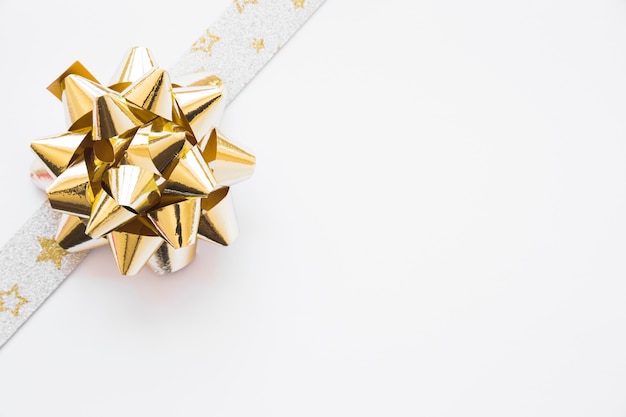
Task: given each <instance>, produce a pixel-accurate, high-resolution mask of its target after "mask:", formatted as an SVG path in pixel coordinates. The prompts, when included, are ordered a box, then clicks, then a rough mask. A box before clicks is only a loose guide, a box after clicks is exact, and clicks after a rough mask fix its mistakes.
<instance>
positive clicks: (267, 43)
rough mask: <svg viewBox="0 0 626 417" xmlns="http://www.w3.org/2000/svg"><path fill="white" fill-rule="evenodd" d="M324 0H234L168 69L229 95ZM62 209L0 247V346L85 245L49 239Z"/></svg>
mask: <svg viewBox="0 0 626 417" xmlns="http://www.w3.org/2000/svg"><path fill="white" fill-rule="evenodd" d="M324 1H325V0H234V1H233V3H232V4H231V5H230V6H229V7H228V8H227V9H226V10H225V12H224V13H223V14H222V15H221V16H220V17H219V18H218V19H217V21H216V22H214V23H213V24H212V25H211V26H210V27H209V29H208V30H206V32H205V33H204V34H203V36H202V37H200V38H199V39H198V40H197V41H196V42H195V43H194V44H193V45H192V46H191V48H190V49H189V50H188V52H187V53H186V54H185V56H184V57H183V59H182V60H181V61H180V62H179V63H178V64H176V65H174V67H173V68H172V70H171V73H172V74H173V75H174V76H177V75H178V76H184V75H185V74H189V73H193V72H196V71H201V70H205V71H210V72H212V73H214V74H216V75H218V76H219V77H220V78H221V79H222V81H223V83H224V87H225V89H226V92H227V97H226V100H227V102H230V101H232V100H233V99H234V98H235V97H236V96H237V95H238V94H239V93H240V92H241V90H243V88H244V87H245V86H246V85H247V84H248V83H249V82H250V81H251V80H252V79H253V78H254V76H255V75H256V74H257V73H258V72H259V71H260V70H261V69H262V68H263V66H265V64H266V63H267V62H269V61H270V60H271V59H272V57H273V56H274V55H275V54H276V52H278V51H279V50H280V48H281V47H282V46H284V45H285V44H286V43H287V41H288V40H289V39H290V38H291V37H292V36H293V34H294V33H295V32H296V31H297V30H298V29H299V28H300V27H301V26H302V25H303V24H304V23H305V22H306V21H307V20H308V19H309V17H311V16H312V15H313V13H314V12H315V11H316V10H317V9H318V7H319V6H321V5H322V3H324ZM60 217H61V215H60V214H58V213H56V212H55V211H53V210H52V209H51V208H50V205H49V204H48V203H47V202H46V203H44V204H43V205H42V207H41V208H40V209H39V210H37V212H35V213H34V214H33V216H32V217H31V218H30V219H29V220H28V221H27V223H26V224H25V225H24V226H23V227H22V228H21V229H20V230H19V231H18V233H17V234H16V235H15V236H14V237H12V238H11V240H9V242H8V243H7V244H6V245H5V246H4V247H3V248H2V250H1V251H0V270H1V271H2V272H1V273H0V347H1V346H2V345H4V343H6V342H7V340H9V339H10V338H11V336H12V335H13V334H14V333H15V332H16V331H17V330H18V329H19V328H20V326H22V324H24V322H25V321H26V320H27V319H28V318H29V317H30V316H31V315H32V314H33V313H34V312H35V311H36V310H37V309H38V308H39V306H41V304H43V302H44V301H45V300H46V299H47V298H48V296H50V294H52V293H53V292H54V290H55V289H56V288H57V287H58V286H59V285H60V284H61V283H62V282H63V280H64V279H65V278H66V277H67V276H68V275H69V274H70V273H71V272H72V270H73V269H74V268H75V267H76V266H77V265H78V264H79V263H80V262H81V261H82V260H83V259H84V258H85V257H86V255H87V253H88V251H83V252H79V253H68V252H66V251H64V250H63V249H62V248H61V247H60V246H58V245H57V243H56V241H55V240H54V237H55V234H56V229H57V225H58V223H59V219H60Z"/></svg>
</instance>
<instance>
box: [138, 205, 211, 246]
mask: <svg viewBox="0 0 626 417" xmlns="http://www.w3.org/2000/svg"><path fill="white" fill-rule="evenodd" d="M200 211H201V209H200V199H199V198H194V199H191V200H187V201H183V202H180V203H176V204H171V205H169V206H165V207H162V208H159V209H157V210H154V211H151V212H150V213H148V219H150V221H151V222H152V224H154V227H156V229H157V230H158V231H159V233H160V235H161V237H163V239H165V240H166V241H167V242H168V243H169V244H170V245H172V246H173V247H174V248H176V249H179V248H182V247H184V246H189V245H192V244H194V243H196V235H197V233H198V221H199V220H200Z"/></svg>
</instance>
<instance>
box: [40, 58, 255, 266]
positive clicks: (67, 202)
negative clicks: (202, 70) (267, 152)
mask: <svg viewBox="0 0 626 417" xmlns="http://www.w3.org/2000/svg"><path fill="white" fill-rule="evenodd" d="M187 79H189V78H187ZM183 83H184V81H178V80H175V81H172V80H171V79H170V76H169V74H168V73H167V71H165V70H164V69H162V68H159V67H158V66H156V64H155V63H154V60H153V59H152V57H151V55H150V53H149V52H148V51H147V50H146V49H144V48H134V49H132V50H131V51H130V52H129V53H128V55H127V56H126V58H125V59H124V61H123V62H122V65H121V66H120V70H119V71H118V74H117V75H116V76H115V77H114V78H113V81H112V83H111V84H110V85H108V86H104V85H102V84H100V83H99V82H98V81H97V80H96V79H95V77H94V76H93V75H91V73H89V72H88V71H87V70H86V69H85V67H83V66H82V65H81V64H79V63H74V64H73V65H72V66H71V67H70V68H68V69H67V70H66V71H65V72H64V73H63V74H62V75H61V76H60V77H59V78H57V79H56V80H55V81H54V82H53V83H52V84H51V86H50V88H49V89H50V91H51V92H52V93H53V94H54V95H55V96H56V97H57V98H59V99H60V100H61V101H62V103H63V105H64V107H65V110H66V114H67V119H68V123H69V125H70V127H69V131H68V132H64V133H62V134H59V135H56V136H52V137H48V138H44V139H40V140H36V141H34V142H33V143H32V144H31V147H32V149H33V151H34V152H35V154H36V155H37V156H38V157H39V160H40V162H41V164H38V165H36V167H37V169H38V170H41V168H42V167H43V168H44V169H47V173H48V174H49V177H50V178H52V182H51V184H50V185H48V186H47V188H46V192H47V194H48V199H49V200H50V205H51V207H52V209H54V210H56V211H58V212H60V213H62V214H63V218H62V219H61V222H60V224H59V228H58V231H57V233H56V235H55V239H56V242H57V244H58V245H59V247H60V248H62V249H63V250H65V251H67V252H79V251H83V250H88V249H90V248H93V247H95V246H99V245H100V244H106V243H107V242H108V243H109V246H110V247H111V252H112V253H113V257H114V259H115V261H116V263H117V266H118V268H119V271H120V273H121V274H123V275H133V274H136V273H137V272H139V271H140V270H141V269H142V268H143V267H144V265H149V266H151V267H152V268H153V269H154V270H155V271H156V272H157V273H168V272H173V271H176V270H179V269H181V268H183V267H185V266H186V265H188V264H189V263H190V262H191V261H192V260H193V258H194V255H195V252H196V251H195V248H196V240H197V238H198V235H201V236H202V237H203V238H204V239H207V240H210V241H213V242H215V243H218V244H220V245H227V244H229V243H230V242H231V241H232V238H229V239H224V238H223V235H224V230H236V228H233V226H232V224H233V223H234V222H235V217H234V211H233V210H232V206H228V208H229V210H228V211H227V212H226V213H224V212H223V211H224V210H216V209H213V206H215V205H216V204H214V202H215V201H221V200H223V199H224V198H225V196H226V195H227V194H228V190H229V189H230V186H232V184H234V183H236V182H239V181H241V180H243V179H246V178H248V177H249V176H250V175H251V174H252V172H253V170H254V165H255V162H256V161H255V158H254V156H253V155H251V154H250V153H249V152H247V151H246V150H244V149H243V148H242V147H240V146H238V145H235V144H233V143H232V142H230V141H229V140H228V139H227V138H226V137H225V136H224V135H223V133H222V132H220V131H219V130H217V124H218V123H219V120H220V117H221V116H222V112H223V109H224V107H225V100H224V98H223V92H222V83H221V81H220V80H219V78H218V77H216V76H206V75H205V74H203V76H202V78H199V79H194V80H193V82H192V85H184V84H183ZM33 175H34V176H35V177H42V178H45V176H41V175H40V172H39V171H37V172H34V173H33ZM203 206H204V207H211V208H212V210H207V209H203ZM223 206H224V207H226V205H223ZM218 211H219V215H218ZM201 219H202V226H203V227H202V228H201V229H200V227H199V226H200V222H201ZM232 237H234V236H232Z"/></svg>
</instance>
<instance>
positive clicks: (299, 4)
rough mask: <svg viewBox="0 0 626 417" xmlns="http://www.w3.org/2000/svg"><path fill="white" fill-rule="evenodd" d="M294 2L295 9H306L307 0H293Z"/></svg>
mask: <svg viewBox="0 0 626 417" xmlns="http://www.w3.org/2000/svg"><path fill="white" fill-rule="evenodd" d="M291 1H292V3H293V7H294V9H304V2H305V1H306V0H291Z"/></svg>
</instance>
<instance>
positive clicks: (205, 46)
mask: <svg viewBox="0 0 626 417" xmlns="http://www.w3.org/2000/svg"><path fill="white" fill-rule="evenodd" d="M219 40H220V37H219V36H217V35H213V34H212V33H211V32H210V31H208V30H207V31H206V33H205V34H204V35H203V36H202V37H201V38H200V39H198V40H197V41H196V42H195V43H194V44H193V45H192V46H191V50H192V51H201V52H205V53H207V54H209V55H211V54H212V53H213V45H215V44H216V43H217V42H218V41H219Z"/></svg>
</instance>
